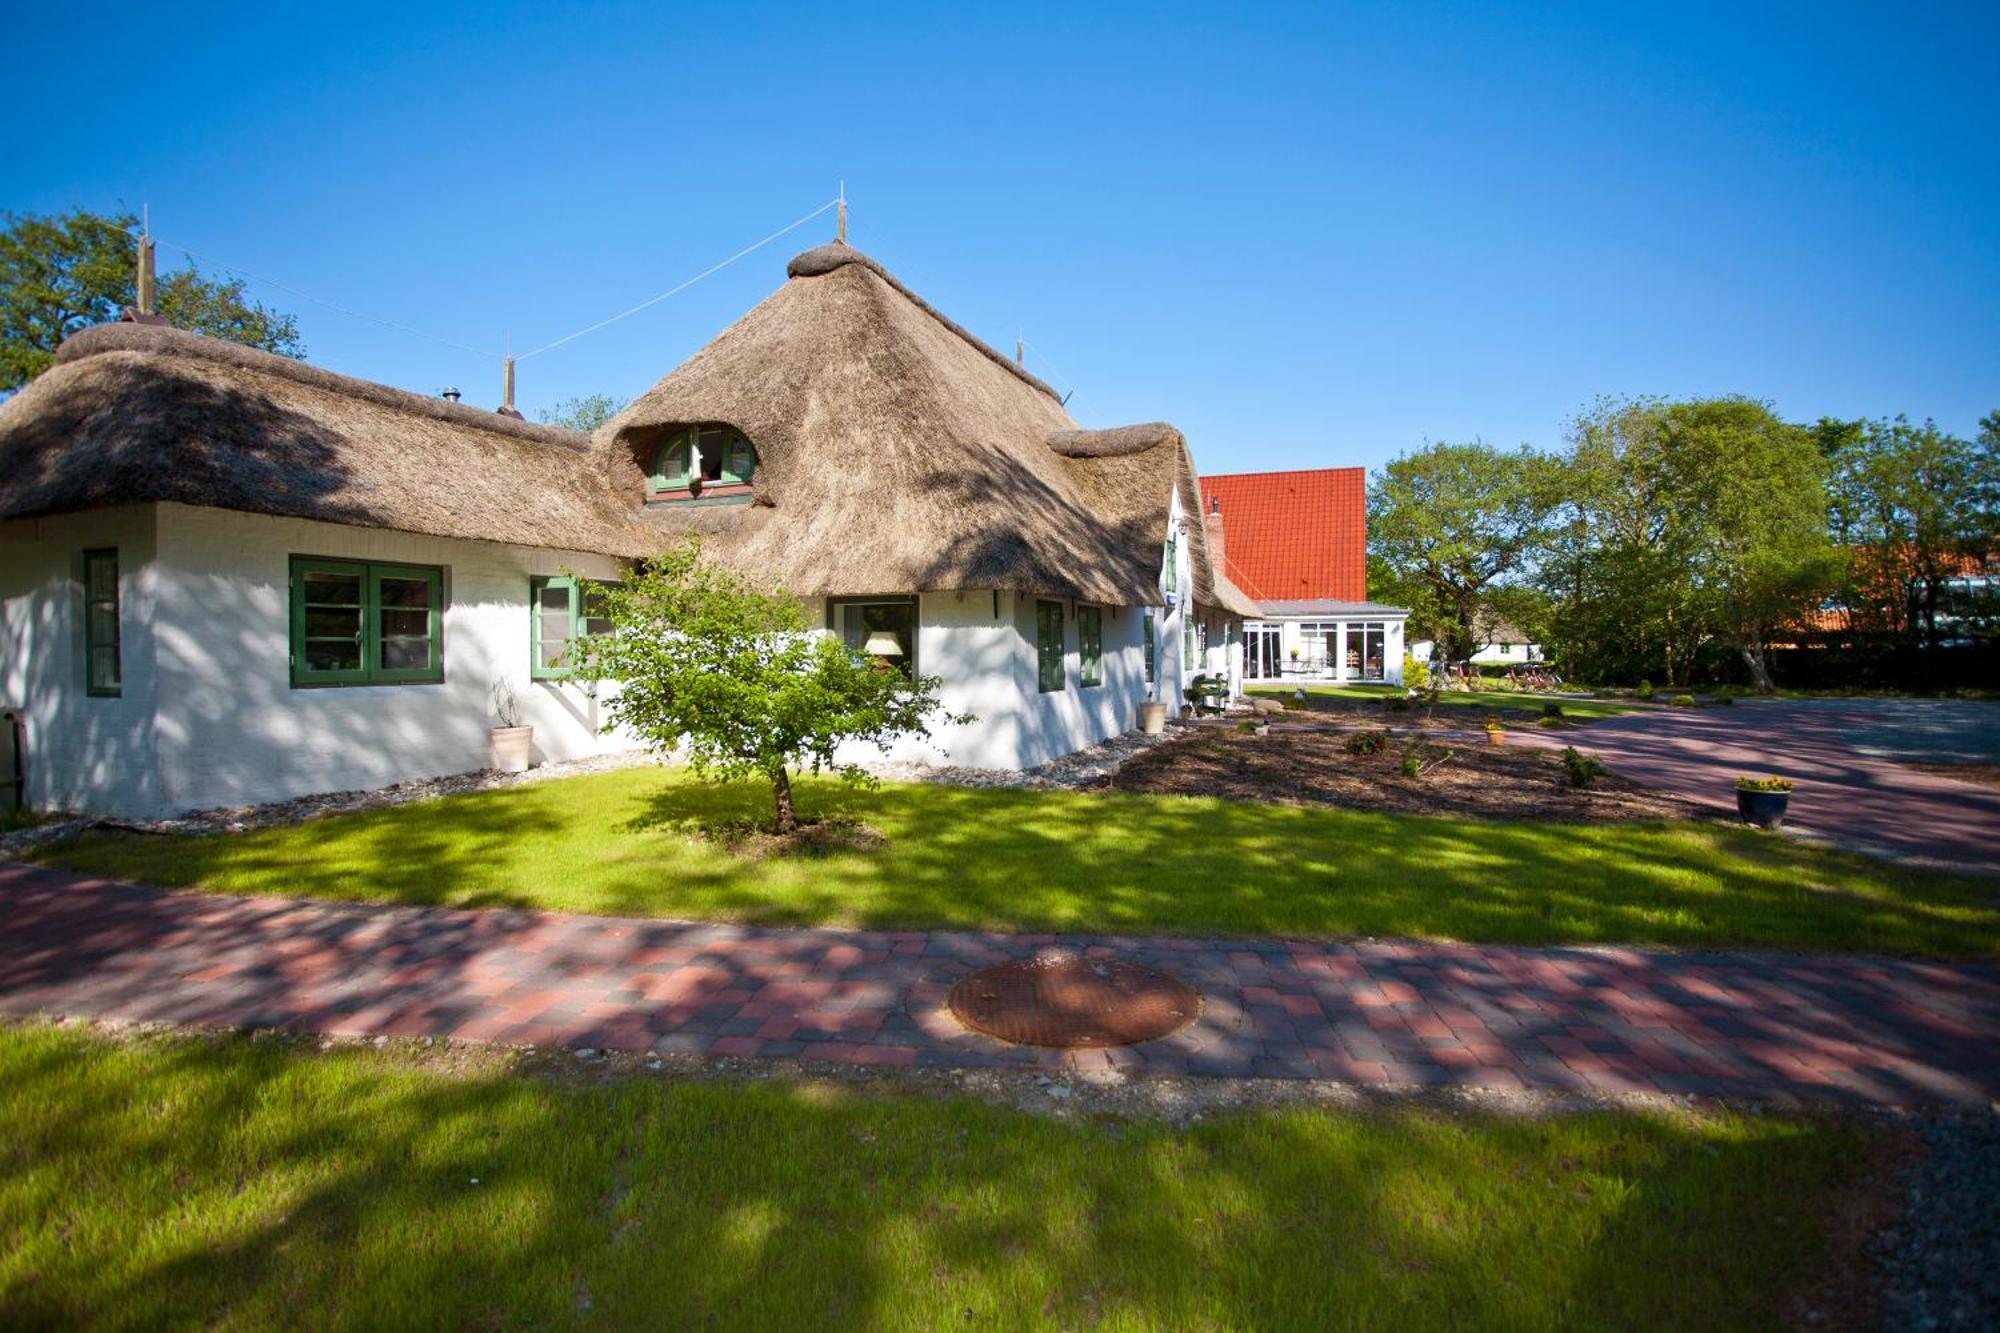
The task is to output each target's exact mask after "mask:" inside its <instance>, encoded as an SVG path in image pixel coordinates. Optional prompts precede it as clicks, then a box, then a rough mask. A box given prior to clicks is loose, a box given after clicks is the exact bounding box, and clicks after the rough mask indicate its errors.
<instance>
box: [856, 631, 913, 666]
mask: <svg viewBox="0 0 2000 1333" xmlns="http://www.w3.org/2000/svg"><path fill="white" fill-rule="evenodd" d="M861 651H862V652H863V653H865V654H866V655H867V656H869V657H872V658H874V659H875V666H876V668H877V669H878V670H881V671H893V670H895V667H896V664H895V662H894V661H893V660H892V659H894V658H898V657H901V656H902V655H903V645H902V644H900V643H898V642H896V636H895V635H893V634H891V633H890V632H889V631H888V630H885V629H878V630H876V631H874V632H873V633H871V634H870V635H869V636H868V642H866V643H864V644H862V645H861Z"/></svg>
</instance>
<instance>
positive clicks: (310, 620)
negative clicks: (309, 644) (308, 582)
mask: <svg viewBox="0 0 2000 1333" xmlns="http://www.w3.org/2000/svg"><path fill="white" fill-rule="evenodd" d="M306 637H307V638H309V639H339V638H348V639H359V638H360V637H361V608H360V607H358V606H308V607H307V608H306Z"/></svg>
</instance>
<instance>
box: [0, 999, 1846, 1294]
mask: <svg viewBox="0 0 2000 1333" xmlns="http://www.w3.org/2000/svg"><path fill="white" fill-rule="evenodd" d="M455 1058H463V1059H466V1060H470V1061H472V1062H473V1063H472V1065H471V1067H469V1068H465V1067H461V1068H459V1069H457V1070H456V1071H455V1072H452V1073H444V1072H439V1071H438V1070H436V1069H435V1068H433V1067H432V1066H431V1065H430V1064H427V1063H425V1062H426V1061H427V1060H428V1061H435V1060H437V1059H438V1057H437V1056H434V1055H433V1056H425V1055H423V1054H421V1053H415V1052H407V1051H399V1050H397V1049H394V1048H391V1049H389V1050H383V1051H376V1050H371V1049H365V1048H364V1049H349V1050H341V1051H336V1052H332V1053H315V1052H311V1051H310V1050H309V1049H306V1048H301V1047H298V1046H294V1045H289V1044H285V1043H280V1042H275V1041H271V1040H251V1039H247V1038H242V1037H232V1038H205V1037H179V1038H165V1037H154V1038H147V1039H141V1040H138V1041H135V1042H132V1043H129V1044H123V1043H114V1042H111V1041H109V1040H106V1039H104V1038H101V1037H92V1036H88V1035H85V1034H83V1033H81V1032H78V1031H76V1030H74V1029H53V1028H48V1027H40V1026H27V1027H14V1028H0V1167H4V1169H0V1239H3V1240H4V1243H0V1323H4V1324H5V1325H6V1326H7V1327H9V1328H34V1327H50V1328H55V1327H85V1326H88V1327H93V1328H112V1329H128V1328H129V1329H140V1328H145V1329H151V1328H168V1327H173V1328H219V1329H258V1330H261V1329H267V1328H291V1327H313V1328H353V1329H366V1330H384V1329H403V1328H412V1329H418V1328H421V1329H429V1328H571V1327H601V1328H642V1327H643V1328H685V1327H693V1326H697V1325H698V1326H701V1327H710V1326H714V1327H731V1328H734V1327H751V1328H816V1329H817V1328H870V1329H874V1328H913V1329H936V1328H944V1327H980V1328H984V1327H991V1326H993V1325H995V1324H1004V1325H1006V1326H1010V1327H1017V1326H1025V1325H1049V1326H1054V1327H1078V1326H1082V1325H1090V1326H1093V1327H1104V1328H1232V1327H1242V1328H1249V1327H1261V1328H1278V1327H1287V1328H1314V1329H1322V1328H1392V1327H1411V1328H1436V1327H1442V1326H1450V1327H1454V1328H1548V1327H1565V1328H1598V1327H1607V1328H1609V1327H1616V1328H1633V1327H1646V1328H1664V1327H1677V1328H1694V1329H1709V1328H1724V1327H1730V1328H1734V1327H1767V1326H1770V1325H1771V1324H1773V1323H1775V1322H1776V1321H1777V1316H1778V1313H1779V1309H1780V1306H1781V1303H1782V1300H1783V1296H1784V1293H1785V1292H1786V1291H1787V1289H1788V1288H1789V1287H1791V1286H1792V1285H1793V1284H1795V1283H1798V1282H1801V1281H1802V1280H1805V1279H1807V1278H1808V1277H1809V1276H1810V1271H1811V1268H1812V1265H1813V1264H1814V1262H1815V1258H1816V1256H1818V1255H1819V1254H1820V1253H1821V1252H1822V1246H1823V1245H1824V1244H1825V1241H1826V1236H1825V1234H1824V1232H1823V1227H1824V1225H1825V1219H1827V1218H1829V1217H1832V1216H1836V1215H1838V1214H1839V1213H1840V1212H1841V1211H1843V1210H1842V1207H1841V1204H1842V1202H1843V1200H1845V1199H1849V1198H1852V1197H1853V1195H1852V1191H1853V1190H1855V1189H1856V1188H1857V1187H1858V1184H1859V1182H1861V1181H1862V1180H1863V1179H1864V1175H1863V1172H1864V1167H1863V1165H1862V1163H1863V1161H1864V1158H1865V1144H1864V1142H1863V1141H1862V1140H1860V1139H1859V1138H1857V1137H1856V1135H1855V1134H1854V1132H1853V1131H1850V1130H1847V1129H1843V1128H1841V1127H1839V1126H1837V1125H1834V1124H1831V1123H1827V1122H1817V1123H1815V1122H1807V1121H1798V1120H1786V1119H1780V1118H1775V1117H1743V1116H1735V1115H1720V1116H1715V1117H1712V1118H1703V1119H1694V1118H1690V1117H1686V1116H1682V1115H1668V1114H1666V1113H1659V1114H1649V1115H1638V1114H1612V1113H1605V1112H1599V1113H1592V1114H1588V1115H1573V1116H1564V1117H1557V1118H1554V1119H1546V1120H1527V1119H1519V1118H1508V1119H1498V1118H1491V1119H1489V1118H1484V1117H1477V1116H1469V1115H1461V1116H1453V1117H1446V1116H1443V1115H1441V1114H1438V1113H1435V1112H1427V1111H1420V1110H1414V1109H1409V1108H1403V1109H1398V1110H1386V1109H1385V1110H1382V1111H1379V1112H1374V1113H1369V1114H1362V1115H1354V1114H1347V1113H1340V1112H1333V1111H1327V1110H1317V1109H1287V1110H1280V1111H1268V1110H1267V1111H1259V1112H1248V1113H1243V1114H1240V1115H1235V1116H1229V1117H1222V1118H1218V1119H1216V1120H1215V1121H1213V1122H1211V1123H1208V1124H1203V1125H1198V1126H1195V1127H1193V1128H1190V1129H1176V1128H1173V1127H1171V1126H1168V1125H1165V1124H1161V1123H1157V1122H1150V1121H1148V1122H1114V1121H1109V1120H1079V1121H1073V1122H1062V1121H1054V1120H1045V1119H1037V1118H1031V1117H1029V1116H1026V1115H1023V1114H1021V1113H1018V1112H1014V1111H1010V1110H1006V1109H1002V1108H996V1107H992V1106H989V1105H986V1104H982V1103H976V1102H972V1101H968V1100H960V1099H942V1098H930V1097H920V1096H917V1095H913V1094H908V1093H902V1094H893V1093H884V1092H873V1091H867V1092H864V1091H856V1090H853V1089H851V1088H842V1087H836V1086H829V1085H823V1084H803V1083H786V1082H772V1083H768V1084H756V1085H748V1084H725V1083H701V1082H684V1081H671V1080H668V1079H664V1078H653V1077H644V1076H640V1077H630V1078H623V1079H617V1078H611V1079H604V1080H599V1081H591V1082H581V1081H575V1080H571V1081H567V1082H565V1081H559V1080H556V1079H553V1078H550V1077H546V1076H537V1075H532V1074H525V1073H522V1072H518V1071H510V1070H509V1069H508V1068H507V1067H506V1066H505V1065H504V1064H503V1063H502V1060H501V1058H500V1057H498V1056H492V1055H485V1056H482V1055H479V1054H476V1053H473V1054H466V1055H463V1056H456V1055H455ZM482 1060H483V1061H484V1062H485V1063H483V1064H481V1063H479V1062H480V1061H482Z"/></svg>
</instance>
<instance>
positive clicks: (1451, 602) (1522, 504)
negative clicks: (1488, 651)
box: [1368, 441, 1555, 661]
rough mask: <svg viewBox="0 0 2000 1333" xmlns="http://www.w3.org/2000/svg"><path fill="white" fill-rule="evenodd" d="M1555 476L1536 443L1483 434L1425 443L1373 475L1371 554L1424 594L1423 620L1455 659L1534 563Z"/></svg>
mask: <svg viewBox="0 0 2000 1333" xmlns="http://www.w3.org/2000/svg"><path fill="white" fill-rule="evenodd" d="M1550 481H1551V473H1550V470H1549V468H1548V466H1547V462H1546V460H1544V459H1543V458H1542V457H1541V456H1540V455H1539V454H1536V453H1535V452H1534V451H1533V450H1531V449H1528V448H1526V447H1523V448H1521V449H1517V450H1513V451H1511V452H1509V451H1504V450H1500V449H1496V448H1494V447H1493V446H1492V445H1490V444H1485V443H1483V442H1478V441H1475V442H1473V443H1471V444H1429V445H1426V446H1424V447H1423V448H1422V449H1419V450H1417V451H1415V452H1414V453H1409V454H1405V455H1403V456H1402V457H1401V458H1398V459H1396V460H1395V461H1393V462H1391V463H1390V464H1389V465H1388V466H1387V467H1385V468H1383V469H1382V470H1381V471H1380V472H1378V473H1377V474H1376V475H1375V477H1374V478H1373V480H1372V481H1371V482H1370V484H1369V491H1368V545H1369V554H1370V556H1371V557H1373V561H1374V568H1376V569H1379V570H1381V571H1382V572H1383V573H1384V574H1386V575H1387V576H1388V577H1387V578H1386V579H1385V580H1384V590H1385V591H1388V590H1390V589H1396V590H1399V591H1403V592H1404V593H1405V594H1406V595H1408V596H1409V597H1410V600H1411V602H1412V603H1416V602H1419V601H1421V602H1422V607H1421V609H1422V611H1423V614H1424V624H1423V628H1426V629H1430V630H1433V631H1435V633H1436V634H1437V636H1438V637H1439V638H1440V639H1441V640H1442V641H1443V642H1444V643H1445V644H1446V646H1447V649H1448V652H1447V656H1448V657H1450V658H1451V659H1453V660H1459V661H1462V660H1464V659H1465V658H1467V657H1470V656H1471V655H1472V653H1473V651H1474V650H1475V649H1476V647H1477V643H1476V635H1477V626H1478V621H1479V613H1480V611H1481V609H1482V608H1483V607H1485V606H1486V605H1487V603H1488V602H1489V601H1490V599H1491V597H1492V594H1493V592H1494V591H1495V590H1496V589H1498V588H1499V587H1502V586H1504V585H1505V584H1506V582H1507V581H1508V580H1510V579H1513V578H1517V577H1519V576H1521V575H1523V574H1525V573H1526V572H1527V571H1528V570H1529V568H1530V565H1531V562H1532V560H1533V557H1534V554H1535V552H1536V551H1537V549H1538V548H1539V547H1540V545H1541V543H1542V541H1543V538H1544V528H1545V526H1546V524H1547V522H1548V519H1549V514H1550V511H1551V509H1552V507H1553V505H1554V503H1555V492H1554V490H1553V488H1552V487H1551V485H1550ZM1413 609H1415V608H1414V607H1413Z"/></svg>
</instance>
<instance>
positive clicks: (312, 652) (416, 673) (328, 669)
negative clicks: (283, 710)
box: [292, 556, 444, 685]
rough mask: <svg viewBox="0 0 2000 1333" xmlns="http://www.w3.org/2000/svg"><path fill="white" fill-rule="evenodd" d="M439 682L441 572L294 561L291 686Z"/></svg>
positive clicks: (351, 562) (441, 660)
mask: <svg viewBox="0 0 2000 1333" xmlns="http://www.w3.org/2000/svg"><path fill="white" fill-rule="evenodd" d="M443 679H444V571H443V570H442V569H439V568H437V567H436V566H434V565H371V564H364V563H362V562H360V561H354V560H321V559H318V558H315V557H310V556H294V557H293V558H292V684H293V685H407V684H423V683H435V682H437V681H441V680H443Z"/></svg>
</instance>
